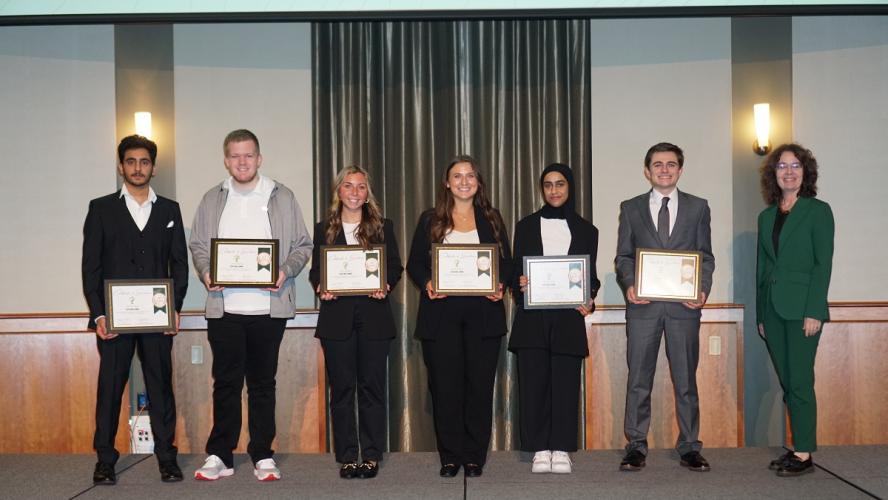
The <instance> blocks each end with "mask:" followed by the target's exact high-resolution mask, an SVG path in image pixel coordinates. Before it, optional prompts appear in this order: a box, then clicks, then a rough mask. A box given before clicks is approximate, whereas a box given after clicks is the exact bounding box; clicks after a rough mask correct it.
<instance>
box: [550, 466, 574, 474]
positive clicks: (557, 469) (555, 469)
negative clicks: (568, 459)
mask: <svg viewBox="0 0 888 500" xmlns="http://www.w3.org/2000/svg"><path fill="white" fill-rule="evenodd" d="M571 472H573V471H572V470H571V467H569V466H568V467H565V468H561V467H552V474H570V473H571Z"/></svg>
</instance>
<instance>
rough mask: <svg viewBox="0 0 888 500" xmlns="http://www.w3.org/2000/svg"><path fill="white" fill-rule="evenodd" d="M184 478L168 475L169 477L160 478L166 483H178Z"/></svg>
mask: <svg viewBox="0 0 888 500" xmlns="http://www.w3.org/2000/svg"><path fill="white" fill-rule="evenodd" d="M182 479H183V478H182V476H167V477H162V478H160V480H161V481H163V482H165V483H178V482H179V481H181V480H182Z"/></svg>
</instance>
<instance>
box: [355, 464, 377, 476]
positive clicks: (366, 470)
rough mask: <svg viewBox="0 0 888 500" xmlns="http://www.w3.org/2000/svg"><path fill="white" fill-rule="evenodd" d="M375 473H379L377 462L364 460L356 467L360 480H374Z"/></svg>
mask: <svg viewBox="0 0 888 500" xmlns="http://www.w3.org/2000/svg"><path fill="white" fill-rule="evenodd" d="M377 473H379V462H376V461H371V460H364V461H363V462H362V463H361V465H359V466H358V477H360V478H361V479H371V478H374V477H376V474H377Z"/></svg>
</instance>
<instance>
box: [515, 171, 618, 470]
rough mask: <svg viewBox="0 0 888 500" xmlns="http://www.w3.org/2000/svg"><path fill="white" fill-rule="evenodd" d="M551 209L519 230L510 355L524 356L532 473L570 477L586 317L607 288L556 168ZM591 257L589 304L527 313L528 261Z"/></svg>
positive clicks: (522, 411)
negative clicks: (525, 271)
mask: <svg viewBox="0 0 888 500" xmlns="http://www.w3.org/2000/svg"><path fill="white" fill-rule="evenodd" d="M540 190H541V191H542V194H543V199H544V201H545V204H544V205H543V207H542V208H541V209H540V210H538V211H536V212H534V213H532V214H530V215H528V216H527V217H525V218H523V219H521V220H520V221H519V222H518V224H517V225H516V226H515V258H514V260H513V265H512V269H513V272H512V280H511V286H512V296H513V297H514V298H515V302H516V304H517V306H518V311H517V313H516V314H515V321H514V323H513V324H512V335H511V337H510V338H509V350H510V351H512V352H514V353H515V354H516V355H517V357H518V416H519V417H518V421H519V422H520V424H521V429H520V432H521V449H522V450H524V451H532V452H535V455H534V458H533V465H532V468H531V470H532V472H535V473H543V472H554V473H561V474H565V473H570V472H571V469H572V467H571V461H570V457H569V455H568V452H572V451H576V450H577V428H578V425H579V422H578V417H577V413H578V411H579V393H580V367H581V366H582V362H583V358H585V357H586V356H588V355H589V349H588V347H587V345H586V325H585V317H586V316H587V315H589V314H592V312H593V311H594V310H595V303H594V302H593V300H594V299H595V295H596V293H597V292H598V288H599V287H600V286H601V283H600V282H599V281H598V277H597V274H596V272H595V257H596V254H597V253H598V229H596V228H595V226H593V225H592V223H591V222H589V221H587V220H586V219H583V218H582V217H580V216H579V215H578V214H577V212H576V210H575V208H574V180H573V173H572V172H571V170H570V167H568V166H567V165H563V164H560V163H553V164H551V165H549V166H548V167H546V169H545V170H543V173H542V175H541V176H540ZM541 255H553V256H554V255H588V256H589V276H588V278H589V283H588V286H589V291H590V298H589V301H588V302H587V303H586V304H584V305H582V306H579V307H577V308H576V310H572V309H543V310H539V309H533V310H526V309H524V292H525V291H526V289H527V277H526V276H524V274H523V271H522V268H523V262H522V261H523V259H524V256H531V257H534V256H541Z"/></svg>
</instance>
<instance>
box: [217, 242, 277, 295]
mask: <svg viewBox="0 0 888 500" xmlns="http://www.w3.org/2000/svg"><path fill="white" fill-rule="evenodd" d="M277 278H278V240H244V239H234V238H213V239H211V240H210V284H211V285H212V286H227V287H240V288H273V287H274V285H275V284H276V282H277Z"/></svg>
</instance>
